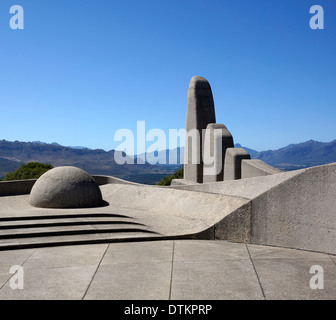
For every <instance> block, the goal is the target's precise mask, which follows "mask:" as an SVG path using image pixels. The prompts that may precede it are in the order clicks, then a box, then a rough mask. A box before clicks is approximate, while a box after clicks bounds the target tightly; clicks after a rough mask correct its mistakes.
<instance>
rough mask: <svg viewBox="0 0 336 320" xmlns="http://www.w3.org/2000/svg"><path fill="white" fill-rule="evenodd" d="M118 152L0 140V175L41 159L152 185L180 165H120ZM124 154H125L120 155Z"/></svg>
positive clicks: (45, 161) (53, 164)
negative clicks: (115, 156)
mask: <svg viewBox="0 0 336 320" xmlns="http://www.w3.org/2000/svg"><path fill="white" fill-rule="evenodd" d="M115 152H117V151H114V150H110V151H105V150H101V149H96V150H90V149H78V148H70V147H64V146H61V145H59V144H57V143H52V144H46V143H40V142H19V141H15V142H11V141H6V140H1V141H0V177H4V176H5V175H6V173H7V172H8V171H14V170H16V169H18V168H19V167H20V165H21V164H22V163H28V162H42V163H50V164H51V165H52V166H54V167H57V166H76V167H79V168H81V169H83V170H85V171H87V172H88V173H90V174H102V175H111V176H115V177H119V178H122V179H126V180H130V181H134V182H142V183H148V184H155V183H156V182H158V181H160V180H161V179H162V178H163V177H164V176H166V175H169V174H172V173H174V172H176V171H177V170H178V169H179V168H180V166H178V165H176V166H160V165H154V166H153V165H150V164H148V163H146V164H141V165H135V164H134V165H132V164H124V165H119V164H117V163H116V162H115V160H114V154H115ZM123 155H124V156H126V155H125V154H123Z"/></svg>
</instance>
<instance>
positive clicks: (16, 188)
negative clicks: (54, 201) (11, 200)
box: [0, 179, 36, 197]
mask: <svg viewBox="0 0 336 320" xmlns="http://www.w3.org/2000/svg"><path fill="white" fill-rule="evenodd" d="M35 182H36V179H30V180H19V181H0V197H1V196H12V195H15V196H16V195H20V194H29V193H30V191H31V189H32V187H33V185H34V184H35Z"/></svg>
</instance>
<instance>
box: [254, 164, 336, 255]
mask: <svg viewBox="0 0 336 320" xmlns="http://www.w3.org/2000/svg"><path fill="white" fill-rule="evenodd" d="M335 197H336V164H331V165H324V166H319V167H314V168H310V169H305V170H300V172H299V173H298V174H297V175H296V176H294V177H292V178H290V179H289V180H287V181H284V182H283V183H281V184H279V185H278V186H276V187H274V188H271V189H269V190H268V191H267V192H265V193H263V194H261V195H260V196H258V197H257V198H255V199H253V200H252V212H251V242H252V243H257V244H268V245H278V246H284V247H290V248H300V249H307V250H315V251H321V252H326V253H332V254H336V206H335Z"/></svg>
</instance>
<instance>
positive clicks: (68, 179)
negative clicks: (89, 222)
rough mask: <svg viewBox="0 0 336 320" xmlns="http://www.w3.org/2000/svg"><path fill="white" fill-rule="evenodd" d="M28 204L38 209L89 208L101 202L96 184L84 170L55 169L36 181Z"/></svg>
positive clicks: (99, 204) (71, 168) (70, 168)
mask: <svg viewBox="0 0 336 320" xmlns="http://www.w3.org/2000/svg"><path fill="white" fill-rule="evenodd" d="M29 202H30V204H31V205H32V206H34V207H39V208H91V207H97V206H101V205H102V203H103V200H102V195H101V191H100V189H99V187H98V184H97V183H96V181H95V180H94V179H93V178H92V177H91V176H90V175H89V174H88V173H86V172H85V171H84V170H82V169H79V168H76V167H57V168H54V169H51V170H49V171H47V172H46V173H45V174H43V175H42V176H41V177H40V178H39V179H38V180H37V181H36V183H35V184H34V186H33V188H32V190H31V193H30V197H29Z"/></svg>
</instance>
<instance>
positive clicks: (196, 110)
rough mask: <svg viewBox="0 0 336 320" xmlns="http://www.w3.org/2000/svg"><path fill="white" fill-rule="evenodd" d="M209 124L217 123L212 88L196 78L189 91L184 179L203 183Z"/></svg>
mask: <svg viewBox="0 0 336 320" xmlns="http://www.w3.org/2000/svg"><path fill="white" fill-rule="evenodd" d="M209 123H216V116H215V106H214V100H213V96H212V91H211V87H210V84H209V82H208V81H207V80H206V79H205V78H203V77H199V76H195V77H193V78H192V79H191V81H190V84H189V91H188V104H187V124H186V141H185V155H184V179H186V180H189V181H193V182H198V183H202V182H203V160H202V159H203V143H204V141H203V137H202V135H203V132H202V131H203V130H204V129H206V127H207V125H208V124H209ZM195 140H198V141H195ZM196 142H197V144H196Z"/></svg>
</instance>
